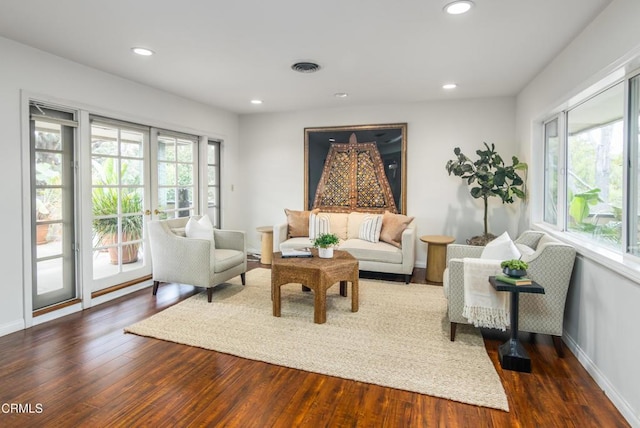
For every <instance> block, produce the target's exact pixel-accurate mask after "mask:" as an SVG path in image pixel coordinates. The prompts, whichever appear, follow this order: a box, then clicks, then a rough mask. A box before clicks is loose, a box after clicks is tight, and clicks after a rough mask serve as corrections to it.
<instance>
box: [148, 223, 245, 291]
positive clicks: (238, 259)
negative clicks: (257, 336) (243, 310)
mask: <svg viewBox="0 0 640 428" xmlns="http://www.w3.org/2000/svg"><path fill="white" fill-rule="evenodd" d="M195 218H196V219H198V218H199V217H197V216H196V217H195ZM188 220H189V218H188V217H184V218H177V219H170V220H158V221H150V222H149V223H148V232H149V244H150V245H151V263H152V274H153V295H154V296H155V295H156V293H157V291H158V285H159V284H160V282H177V283H181V284H189V285H194V286H196V287H203V288H206V289H207V298H208V300H209V302H211V298H212V294H213V287H215V286H216V285H218V284H221V283H223V282H225V281H228V280H229V279H231V278H233V277H235V276H237V275H240V277H241V279H242V285H244V284H245V272H246V271H247V251H246V248H245V234H244V232H241V231H233V230H218V229H213V239H212V240H209V239H194V238H187V237H186V235H185V226H186V224H187V222H188Z"/></svg>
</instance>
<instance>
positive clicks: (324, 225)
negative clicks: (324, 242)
mask: <svg viewBox="0 0 640 428" xmlns="http://www.w3.org/2000/svg"><path fill="white" fill-rule="evenodd" d="M323 233H331V231H330V230H329V217H327V216H326V215H322V214H315V213H311V215H310V216H309V239H316V238H317V237H318V236H320V235H322V234H323Z"/></svg>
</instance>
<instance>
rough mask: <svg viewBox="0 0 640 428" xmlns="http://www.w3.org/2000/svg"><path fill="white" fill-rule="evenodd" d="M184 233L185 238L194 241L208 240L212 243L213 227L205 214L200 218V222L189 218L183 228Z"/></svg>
mask: <svg viewBox="0 0 640 428" xmlns="http://www.w3.org/2000/svg"><path fill="white" fill-rule="evenodd" d="M184 233H185V235H186V236H187V238H195V239H208V240H210V241H213V225H212V224H211V220H209V216H208V215H207V214H205V215H203V216H202V217H200V220H196V219H195V218H194V217H191V218H190V219H189V221H188V222H187V225H186V226H185V228H184Z"/></svg>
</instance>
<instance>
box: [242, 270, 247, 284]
mask: <svg viewBox="0 0 640 428" xmlns="http://www.w3.org/2000/svg"><path fill="white" fill-rule="evenodd" d="M240 280H241V281H242V285H247V276H246V274H244V273H241V274H240Z"/></svg>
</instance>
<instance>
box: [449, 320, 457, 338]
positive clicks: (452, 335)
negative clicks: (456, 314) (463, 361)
mask: <svg viewBox="0 0 640 428" xmlns="http://www.w3.org/2000/svg"><path fill="white" fill-rule="evenodd" d="M449 326H450V327H451V331H450V332H449V338H450V339H451V341H452V342H453V341H455V340H456V327H457V326H458V324H456V323H454V322H449Z"/></svg>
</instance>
